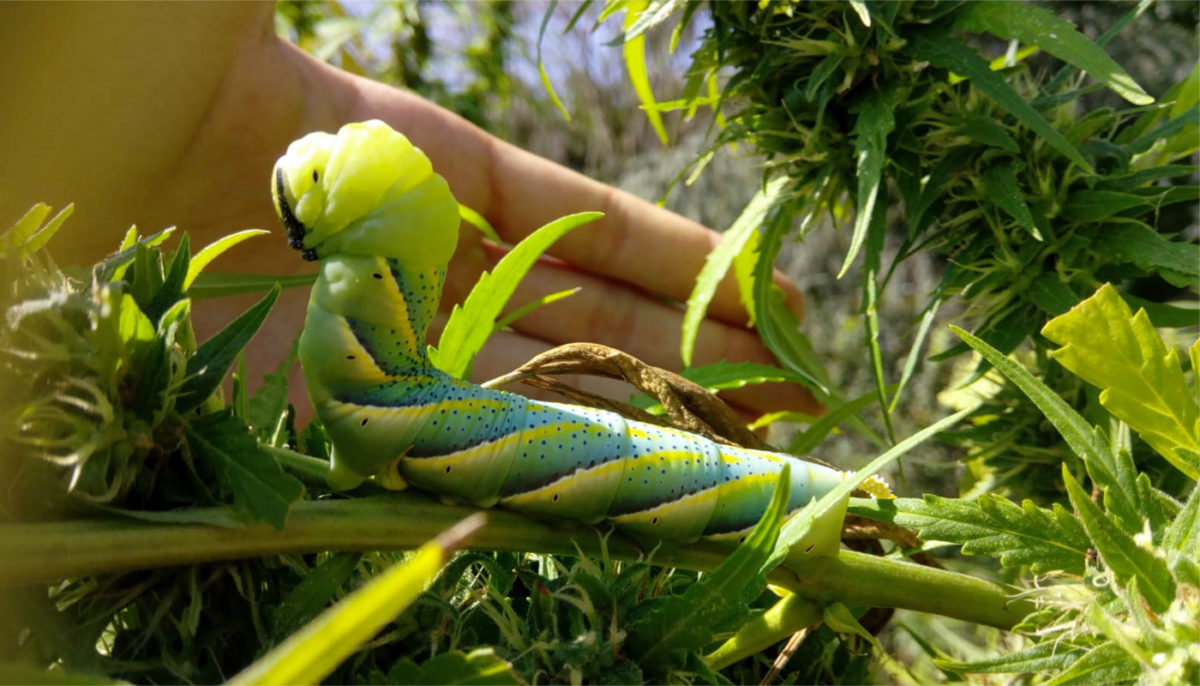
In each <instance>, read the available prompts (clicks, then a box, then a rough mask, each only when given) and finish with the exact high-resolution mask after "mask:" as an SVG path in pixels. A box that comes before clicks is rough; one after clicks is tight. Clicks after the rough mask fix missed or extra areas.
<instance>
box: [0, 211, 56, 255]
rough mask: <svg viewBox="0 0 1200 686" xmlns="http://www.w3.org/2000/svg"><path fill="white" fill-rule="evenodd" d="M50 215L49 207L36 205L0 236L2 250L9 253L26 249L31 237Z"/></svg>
mask: <svg viewBox="0 0 1200 686" xmlns="http://www.w3.org/2000/svg"><path fill="white" fill-rule="evenodd" d="M49 215H50V206H49V205H47V204H46V203H44V202H39V203H35V204H34V205H33V207H30V208H29V210H28V211H26V212H25V214H23V215H21V218H20V219H18V220H17V221H16V223H14V224H13V225H12V226H11V227H10V228H9V229H8V230H7V231H5V232H4V233H2V234H0V249H3V250H6V251H7V250H13V249H16V248H21V247H24V246H25V243H26V241H28V240H29V237H30V236H32V235H33V233H34V232H35V231H36V230H37V227H39V226H41V224H42V222H43V221H45V219H46V217H48V216H49Z"/></svg>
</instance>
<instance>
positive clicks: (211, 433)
mask: <svg viewBox="0 0 1200 686" xmlns="http://www.w3.org/2000/svg"><path fill="white" fill-rule="evenodd" d="M184 436H185V437H186V439H187V445H188V448H189V449H190V450H191V452H192V454H193V458H192V459H202V460H204V461H206V462H207V463H208V464H210V465H211V466H212V469H213V471H214V472H215V473H216V474H217V475H218V478H220V480H221V482H222V483H223V484H224V485H225V486H226V487H228V488H229V490H230V491H231V492H232V493H233V502H234V505H235V506H236V507H238V508H239V509H241V510H242V511H243V512H246V513H247V514H249V515H250V516H252V517H253V518H254V519H256V520H261V521H265V522H269V523H270V524H271V525H272V526H274V527H275V528H276V529H279V530H280V531H283V529H284V527H285V526H286V523H287V514H288V511H289V510H290V509H291V507H292V503H294V502H296V501H297V500H299V499H300V496H301V494H303V493H304V485H303V484H301V483H300V482H299V481H298V480H297V479H296V478H295V477H292V476H290V475H288V474H285V473H284V472H283V470H282V469H280V468H279V464H278V463H277V462H276V461H275V458H273V457H271V455H269V454H268V453H266V452H265V451H263V450H262V449H260V448H259V446H258V441H256V440H255V439H254V437H253V436H251V435H250V432H249V430H248V429H247V428H246V425H245V424H243V423H242V422H241V420H239V419H237V418H236V417H234V416H233V414H232V413H231V412H229V411H228V410H226V411H223V412H219V413H216V414H211V415H207V416H205V417H201V418H200V419H197V420H194V421H192V422H191V423H189V424H186V425H184Z"/></svg>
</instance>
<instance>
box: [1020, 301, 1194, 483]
mask: <svg viewBox="0 0 1200 686" xmlns="http://www.w3.org/2000/svg"><path fill="white" fill-rule="evenodd" d="M1042 334H1043V335H1045V336H1046V338H1049V339H1050V340H1051V341H1054V342H1055V343H1057V344H1059V345H1061V346H1062V347H1061V348H1059V349H1058V350H1055V351H1053V352H1052V353H1051V354H1052V355H1053V356H1054V359H1056V360H1058V361H1059V362H1060V363H1062V365H1063V366H1064V367H1066V368H1067V369H1069V370H1071V372H1072V373H1074V374H1076V375H1077V376H1079V377H1080V378H1082V379H1083V380H1085V381H1087V382H1088V383H1090V384H1092V385H1094V386H1098V387H1099V388H1101V389H1102V390H1101V392H1100V404H1101V405H1103V406H1104V408H1105V409H1107V410H1108V411H1109V412H1111V413H1112V414H1113V416H1114V417H1116V418H1117V419H1120V420H1121V421H1123V422H1125V423H1126V424H1128V425H1129V426H1130V428H1132V429H1133V430H1134V431H1137V432H1138V434H1139V435H1140V436H1141V437H1142V438H1143V439H1144V440H1145V441H1146V442H1147V443H1149V444H1150V446H1151V447H1152V448H1154V450H1155V451H1157V452H1158V454H1160V455H1162V456H1163V457H1165V458H1166V459H1167V460H1168V461H1169V462H1170V463H1171V464H1172V465H1174V466H1175V467H1176V468H1177V469H1179V470H1180V471H1182V472H1183V473H1184V474H1187V475H1188V476H1189V477H1190V478H1192V479H1200V406H1198V405H1197V403H1196V397H1195V395H1194V394H1193V393H1192V392H1191V391H1190V390H1189V389H1188V385H1187V381H1186V380H1185V379H1184V376H1183V369H1182V368H1181V367H1180V366H1179V356H1178V354H1177V353H1176V352H1175V351H1174V350H1168V349H1167V346H1166V345H1165V344H1164V343H1163V341H1162V339H1161V338H1160V337H1159V336H1158V333H1157V332H1155V330H1154V325H1153V324H1151V323H1150V318H1149V317H1148V316H1146V312H1145V311H1144V310H1138V312H1137V314H1133V313H1132V312H1131V311H1130V309H1129V305H1127V304H1126V303H1125V301H1124V300H1122V299H1121V296H1120V295H1118V294H1117V292H1116V290H1115V289H1114V288H1113V287H1112V286H1111V285H1108V284H1105V285H1104V286H1101V287H1100V289H1099V290H1097V291H1096V293H1095V294H1094V295H1092V297H1090V298H1088V299H1087V300H1084V301H1083V302H1081V303H1079V304H1078V305H1076V306H1075V307H1073V308H1071V310H1070V311H1069V312H1067V313H1066V314H1064V315H1061V316H1059V317H1055V318H1054V319H1052V320H1050V322H1049V323H1047V324H1046V326H1045V328H1043V329H1042Z"/></svg>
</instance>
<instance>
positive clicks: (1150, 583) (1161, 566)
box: [1063, 465, 1175, 612]
mask: <svg viewBox="0 0 1200 686" xmlns="http://www.w3.org/2000/svg"><path fill="white" fill-rule="evenodd" d="M1063 481H1064V483H1066V486H1067V495H1068V496H1069V497H1070V499H1071V504H1072V505H1074V506H1075V511H1076V512H1078V513H1079V520H1080V522H1082V524H1083V528H1084V529H1085V530H1086V531H1087V533H1088V537H1089V538H1090V539H1091V540H1092V547H1094V548H1095V549H1096V552H1097V553H1099V555H1100V559H1101V560H1103V561H1104V564H1105V566H1107V567H1108V568H1109V570H1110V571H1112V573H1113V574H1114V575H1116V577H1117V578H1118V579H1119V580H1120V581H1121V583H1122V584H1124V583H1127V582H1128V581H1129V580H1130V579H1134V578H1136V579H1137V580H1138V588H1140V589H1141V590H1142V595H1143V597H1144V598H1145V599H1146V602H1147V603H1148V604H1149V605H1150V608H1151V609H1152V610H1154V611H1155V612H1163V611H1165V610H1166V609H1167V606H1168V605H1170V604H1171V600H1173V599H1174V598H1175V582H1174V580H1173V579H1171V573H1170V572H1169V571H1168V570H1167V565H1166V563H1165V562H1164V561H1163V560H1161V559H1159V558H1157V557H1155V556H1154V553H1152V552H1150V551H1149V550H1146V549H1145V548H1142V547H1141V546H1139V545H1138V544H1137V543H1136V542H1135V541H1134V540H1133V538H1132V537H1131V536H1130V535H1129V534H1127V533H1125V532H1124V531H1122V530H1121V528H1120V527H1119V526H1117V524H1116V522H1114V521H1113V520H1112V519H1110V518H1109V517H1108V516H1107V515H1106V514H1105V513H1104V512H1103V511H1101V510H1100V507H1099V506H1098V505H1096V503H1094V502H1092V499H1091V498H1089V497H1088V494H1087V493H1086V492H1084V490H1083V489H1082V488H1081V487H1080V486H1079V483H1078V482H1076V481H1075V478H1074V477H1073V476H1071V473H1070V471H1069V470H1068V469H1067V468H1066V466H1065V465H1064V467H1063Z"/></svg>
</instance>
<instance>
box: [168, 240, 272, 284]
mask: <svg viewBox="0 0 1200 686" xmlns="http://www.w3.org/2000/svg"><path fill="white" fill-rule="evenodd" d="M264 233H270V231H264V230H262V229H246V230H245V231H238V232H237V233H231V234H229V235H228V236H225V237H223V238H219V239H217V240H215V241H213V242H212V243H209V244H208V245H206V246H204V247H203V248H201V250H200V252H198V253H196V254H195V255H194V256H193V257H192V261H191V264H189V265H188V270H187V278H185V279H184V280H183V288H184V290H187V289H188V288H191V286H192V282H194V281H195V280H196V277H197V276H198V275H199V274H200V272H202V271H204V268H205V267H207V266H208V263H209V262H212V261H213V260H214V259H216V258H217V257H218V256H219V255H220V254H221V253H223V252H225V251H226V250H229V249H230V248H232V247H233V246H235V245H237V244H238V243H241V242H242V241H244V240H246V239H248V238H253V237H254V236H261V235H262V234H264Z"/></svg>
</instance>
